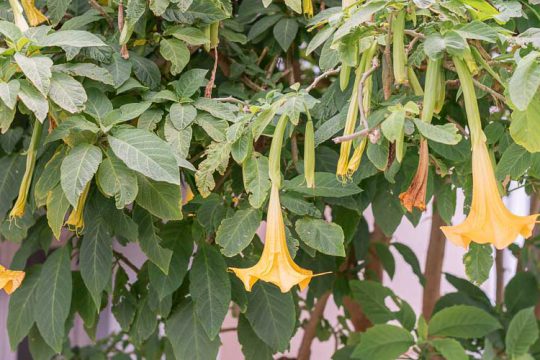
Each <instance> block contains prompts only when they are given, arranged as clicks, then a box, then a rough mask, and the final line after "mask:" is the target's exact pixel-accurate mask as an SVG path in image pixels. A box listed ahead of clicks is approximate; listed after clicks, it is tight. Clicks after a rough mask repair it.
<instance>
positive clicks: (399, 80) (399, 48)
mask: <svg viewBox="0 0 540 360" xmlns="http://www.w3.org/2000/svg"><path fill="white" fill-rule="evenodd" d="M406 14H407V11H406V9H401V10H400V11H398V13H397V16H396V17H395V18H394V20H393V21H392V64H393V66H394V81H395V83H396V84H399V85H401V84H406V83H407V81H408V80H407V68H406V63H407V61H406V57H407V55H406V53H405V15H406Z"/></svg>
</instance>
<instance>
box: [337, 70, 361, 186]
mask: <svg viewBox="0 0 540 360" xmlns="http://www.w3.org/2000/svg"><path fill="white" fill-rule="evenodd" d="M361 77H362V73H361V71H358V70H357V71H356V79H355V81H354V87H353V91H352V95H351V101H350V103H349V108H348V110H347V119H346V120H345V130H344V131H343V135H350V134H352V133H353V132H354V128H355V126H356V120H357V119H358V96H357V94H358V84H359V83H360V78H361ZM351 145H352V142H351V141H344V142H342V143H341V146H340V150H339V160H338V164H337V170H336V175H337V176H338V177H339V178H340V179H342V180H344V179H345V178H346V176H347V167H348V164H349V155H350V153H351Z"/></svg>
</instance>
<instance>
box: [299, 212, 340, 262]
mask: <svg viewBox="0 0 540 360" xmlns="http://www.w3.org/2000/svg"><path fill="white" fill-rule="evenodd" d="M295 228H296V232H297V233H298V236H300V240H302V241H303V242H305V243H306V244H307V245H309V246H310V247H312V248H313V249H315V250H317V251H320V252H321V253H323V254H326V255H332V256H345V248H344V247H343V242H344V240H345V236H344V234H343V230H342V229H341V226H339V225H337V224H334V223H330V222H327V221H324V220H321V219H313V218H308V217H305V218H302V219H299V220H298V221H296V224H295Z"/></svg>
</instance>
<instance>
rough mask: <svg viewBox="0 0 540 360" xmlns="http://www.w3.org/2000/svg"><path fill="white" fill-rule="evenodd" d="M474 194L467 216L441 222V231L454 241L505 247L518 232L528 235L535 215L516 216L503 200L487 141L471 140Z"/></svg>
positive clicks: (532, 226)
mask: <svg viewBox="0 0 540 360" xmlns="http://www.w3.org/2000/svg"><path fill="white" fill-rule="evenodd" d="M472 156H473V159H472V161H473V164H472V166H473V170H472V171H473V195H472V196H473V198H472V204H471V211H470V212H469V215H468V216H467V219H465V221H464V222H463V223H461V224H459V225H456V226H442V227H441V230H442V231H443V232H444V235H445V236H446V237H447V238H448V239H449V240H450V241H452V242H453V243H454V244H456V245H459V246H463V247H467V246H468V245H469V244H470V243H471V241H472V242H475V243H478V244H487V243H491V244H493V245H495V247H496V248H497V249H504V248H505V247H507V246H508V245H510V244H511V243H513V242H514V241H515V240H516V238H517V236H518V235H522V236H523V237H525V238H527V237H529V236H531V234H532V230H533V228H534V225H535V222H536V218H537V216H538V215H529V216H518V215H514V214H512V213H511V212H510V211H509V210H508V209H507V208H506V206H505V205H504V204H503V202H502V200H501V197H500V195H499V189H498V187H497V180H496V179H495V175H494V173H493V166H492V164H491V159H490V157H489V153H488V150H487V146H486V144H485V143H484V142H483V141H482V142H480V141H479V142H476V143H474V144H473V149H472Z"/></svg>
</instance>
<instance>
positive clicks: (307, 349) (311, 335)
mask: <svg viewBox="0 0 540 360" xmlns="http://www.w3.org/2000/svg"><path fill="white" fill-rule="evenodd" d="M329 297H330V292H326V293H324V294H323V295H322V296H321V297H320V298H319V300H318V301H317V303H316V304H315V306H314V307H313V310H312V311H311V316H310V318H309V320H308V322H307V324H306V326H305V327H304V336H303V338H302V343H301V344H300V349H299V350H298V357H297V360H309V359H310V358H311V344H312V343H313V340H314V339H315V336H316V335H317V326H318V325H319V322H320V321H321V318H322V317H323V314H324V309H325V308H326V304H327V302H328V298H329Z"/></svg>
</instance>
